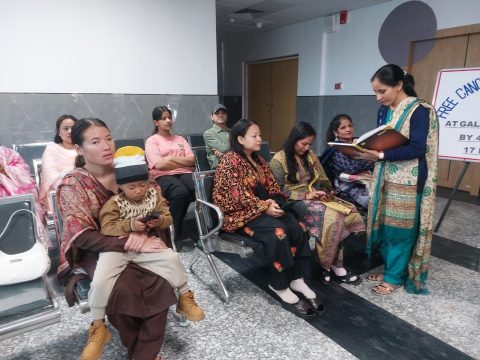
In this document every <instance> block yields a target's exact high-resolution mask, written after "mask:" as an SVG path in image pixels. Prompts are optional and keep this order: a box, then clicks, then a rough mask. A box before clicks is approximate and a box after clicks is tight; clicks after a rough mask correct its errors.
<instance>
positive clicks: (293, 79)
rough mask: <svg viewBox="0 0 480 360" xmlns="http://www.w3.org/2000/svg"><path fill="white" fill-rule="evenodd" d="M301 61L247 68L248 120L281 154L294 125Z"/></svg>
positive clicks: (254, 65) (272, 147) (289, 60)
mask: <svg viewBox="0 0 480 360" xmlns="http://www.w3.org/2000/svg"><path fill="white" fill-rule="evenodd" d="M297 78H298V59H288V60H279V61H272V62H266V63H260V64H250V65H248V94H247V104H248V105H247V116H248V117H249V118H252V119H255V120H256V121H257V122H258V123H259V125H260V130H261V131H262V138H263V140H265V141H268V143H269V146H270V150H272V151H278V150H279V149H280V148H281V147H282V145H283V143H284V141H285V139H286V138H287V136H288V134H289V132H290V130H291V129H292V127H293V125H294V124H295V118H296V103H297Z"/></svg>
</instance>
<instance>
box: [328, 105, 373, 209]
mask: <svg viewBox="0 0 480 360" xmlns="http://www.w3.org/2000/svg"><path fill="white" fill-rule="evenodd" d="M354 139H355V138H354V128H353V122H352V118H351V117H350V116H349V115H347V114H338V115H336V116H335V117H334V118H333V119H332V121H331V122H330V125H329V126H328V129H327V136H326V140H327V143H328V142H346V143H350V144H351V143H353V141H354ZM320 162H321V163H322V166H323V168H324V169H325V172H326V173H327V176H328V178H329V179H330V181H331V183H332V185H333V186H334V188H335V190H336V191H337V196H338V197H340V198H342V199H344V200H347V201H350V202H351V203H353V204H354V205H355V206H356V207H357V208H358V209H359V210H360V211H363V212H366V211H367V209H368V202H369V201H370V193H369V190H370V183H371V182H372V171H373V166H374V165H375V162H374V161H371V160H363V159H353V158H351V157H349V156H347V155H345V154H343V153H342V152H341V151H339V150H337V149H335V148H334V147H329V148H327V149H326V150H325V151H324V152H323V154H322V156H321V157H320Z"/></svg>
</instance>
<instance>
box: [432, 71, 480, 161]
mask: <svg viewBox="0 0 480 360" xmlns="http://www.w3.org/2000/svg"><path fill="white" fill-rule="evenodd" d="M433 105H434V106H435V109H436V110H437V116H438V121H439V124H440V129H439V130H440V139H439V151H438V157H439V158H440V159H448V160H460V161H468V162H480V68H463V69H443V70H440V71H439V72H438V76H437V84H436V86H435V92H434V97H433Z"/></svg>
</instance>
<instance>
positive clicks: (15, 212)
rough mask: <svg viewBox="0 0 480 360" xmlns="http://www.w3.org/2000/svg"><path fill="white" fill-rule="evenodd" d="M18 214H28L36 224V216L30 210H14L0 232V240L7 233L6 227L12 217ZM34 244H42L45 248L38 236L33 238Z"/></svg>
mask: <svg viewBox="0 0 480 360" xmlns="http://www.w3.org/2000/svg"><path fill="white" fill-rule="evenodd" d="M20 212H27V213H29V214H30V215H32V217H33V218H34V219H35V221H37V222H38V218H37V215H36V214H35V213H34V212H33V211H31V210H29V209H18V210H15V211H14V212H13V213H12V214H11V215H10V217H9V218H8V221H7V224H6V225H5V226H4V227H3V230H2V232H1V233H0V239H1V238H2V236H3V235H5V232H6V231H7V229H8V226H9V225H10V223H11V222H12V219H13V217H14V216H15V215H16V214H18V213H20ZM34 226H36V224H34ZM35 235H37V234H35ZM35 242H38V243H40V244H42V245H43V246H45V247H46V244H44V243H43V242H42V241H41V239H40V237H39V236H38V235H37V236H35Z"/></svg>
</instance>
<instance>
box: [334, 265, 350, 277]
mask: <svg viewBox="0 0 480 360" xmlns="http://www.w3.org/2000/svg"><path fill="white" fill-rule="evenodd" d="M332 270H333V272H334V273H335V275H337V276H345V275H347V269H345V268H344V267H339V268H337V267H336V266H333V265H332Z"/></svg>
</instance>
